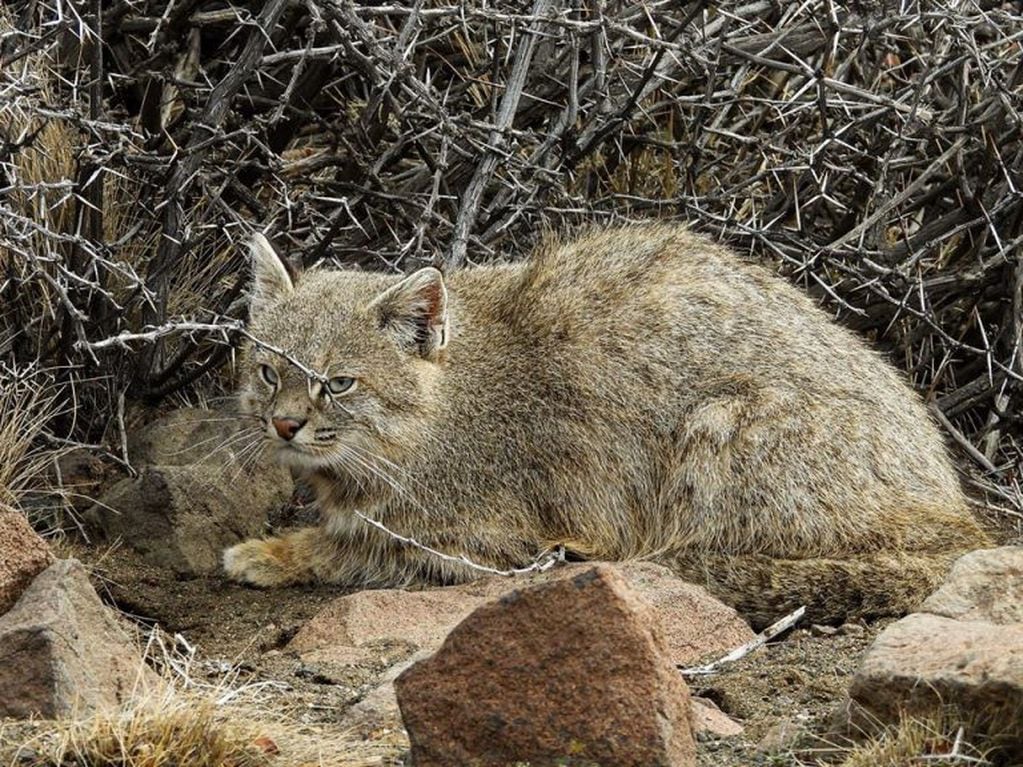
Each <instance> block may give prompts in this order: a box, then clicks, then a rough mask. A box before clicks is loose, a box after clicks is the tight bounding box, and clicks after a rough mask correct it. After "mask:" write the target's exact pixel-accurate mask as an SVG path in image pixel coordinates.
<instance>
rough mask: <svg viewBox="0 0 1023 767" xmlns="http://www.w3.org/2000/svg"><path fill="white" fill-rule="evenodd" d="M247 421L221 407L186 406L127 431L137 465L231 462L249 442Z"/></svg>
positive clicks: (130, 450)
mask: <svg viewBox="0 0 1023 767" xmlns="http://www.w3.org/2000/svg"><path fill="white" fill-rule="evenodd" d="M244 429H245V422H244V421H243V420H242V419H241V418H240V417H238V416H236V415H233V414H231V413H228V412H223V411H219V410H204V409H202V408H191V407H184V408H179V409H178V410H173V411H171V412H170V413H168V414H167V415H165V416H163V417H162V418H158V419H157V420H155V421H153V422H151V423H147V424H145V425H143V426H140V427H138V428H136V429H132V430H131V431H130V432H129V434H128V457H129V458H130V460H131V462H132V464H133V465H135V466H188V465H190V464H193V463H200V464H217V463H224V462H229V461H232V460H233V459H234V458H235V456H237V455H238V454H239V453H241V452H242V450H243V448H245V447H246V446H247V445H248V444H249V440H247V439H244V438H242V436H241V434H242V431H243V430H244ZM253 436H255V434H253Z"/></svg>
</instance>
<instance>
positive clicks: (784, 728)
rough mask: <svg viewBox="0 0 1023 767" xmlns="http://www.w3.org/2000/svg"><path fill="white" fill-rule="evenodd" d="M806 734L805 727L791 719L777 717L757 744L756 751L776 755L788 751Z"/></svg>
mask: <svg viewBox="0 0 1023 767" xmlns="http://www.w3.org/2000/svg"><path fill="white" fill-rule="evenodd" d="M805 734H806V727H805V726H804V725H803V724H801V723H800V722H797V721H795V720H793V719H778V720H777V721H775V722H774V724H772V725H771V726H770V727H768V729H767V732H765V733H764V736H763V737H762V738H761V739H760V742H759V743H758V744H757V751H758V752H760V753H761V754H766V755H768V756H777V755H779V754H783V753H785V752H786V751H790V750H791V749H792V748H793V747H794V746H795V745H796V744H797V743H798V742H799V741H800V739H801V738H802V737H803V736H804V735H805Z"/></svg>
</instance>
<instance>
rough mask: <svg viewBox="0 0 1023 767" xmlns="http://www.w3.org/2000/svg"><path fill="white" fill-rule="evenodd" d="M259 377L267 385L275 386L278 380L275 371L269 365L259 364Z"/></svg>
mask: <svg viewBox="0 0 1023 767" xmlns="http://www.w3.org/2000/svg"><path fill="white" fill-rule="evenodd" d="M259 377H260V378H262V379H263V382H264V383H265V384H266V385H267V386H276V385H277V382H278V381H279V380H280V379H279V378H278V377H277V371H276V370H274V369H273V368H272V367H270V366H269V365H260V366H259Z"/></svg>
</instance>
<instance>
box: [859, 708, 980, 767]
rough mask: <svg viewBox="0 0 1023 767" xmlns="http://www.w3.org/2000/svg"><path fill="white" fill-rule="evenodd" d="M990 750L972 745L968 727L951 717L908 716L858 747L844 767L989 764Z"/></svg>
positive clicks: (962, 766) (934, 766)
mask: <svg viewBox="0 0 1023 767" xmlns="http://www.w3.org/2000/svg"><path fill="white" fill-rule="evenodd" d="M993 763H994V762H990V761H988V754H987V752H986V751H984V750H981V749H980V748H979V747H977V746H976V745H972V744H971V743H970V742H968V740H967V739H966V737H965V736H964V728H963V727H962V726H961V725H958V724H956V723H954V721H953V720H951V719H949V718H947V717H934V718H931V719H919V718H908V719H905V720H903V721H902V722H901V723H900V724H899V725H898V726H896V727H892V728H890V729H887V730H884V731H883V732H881V733H880V734H879V735H877V736H875V737H874V738H872V739H871V740H870V741H869V742H867V743H865V744H863V745H861V746H858V747H857V748H854V749H853V750H852V751H850V752H849V754H848V755H847V756H846V758H845V759H844V760H843V761H842V763H841V764H842V767H925V765H927V766H928V767H952V766H953V765H959V766H961V767H964V766H965V765H978V766H979V765H987V764H993Z"/></svg>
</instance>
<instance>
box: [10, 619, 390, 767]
mask: <svg viewBox="0 0 1023 767" xmlns="http://www.w3.org/2000/svg"><path fill="white" fill-rule="evenodd" d="M145 654H146V657H147V660H148V663H149V665H151V666H154V667H156V668H157V669H158V670H159V672H160V674H159V678H158V680H157V681H155V682H152V681H151V682H147V683H144V684H140V685H138V686H137V689H136V692H135V694H134V695H133V700H132V701H131V702H130V703H129V704H127V705H126V706H125V707H124V708H123V709H122V710H119V711H112V712H101V713H98V714H95V715H91V716H82V717H75V718H72V719H67V720H61V721H36V722H13V721H9V720H8V721H4V720H0V765H4V766H6V765H12V767H13V765H19V766H20V767H24V766H25V765H32V766H33V767H72V766H74V767H263V766H264V765H265V766H267V767H270V766H271V765H272V766H273V767H320V766H322V767H371V766H372V765H383V764H386V763H388V762H386V759H387V757H388V756H392V755H393V753H394V749H393V748H392V747H388V746H385V745H379V744H372V743H364V742H361V741H359V740H357V739H355V738H352V737H350V736H349V735H348V734H347V733H346V732H344V731H340V730H337V729H336V728H335V729H333V730H330V729H325V728H323V727H321V726H319V725H316V726H311V725H306V724H303V723H302V722H301V721H300V716H301V712H300V711H296V710H293V709H292V708H291V707H289V704H288V703H287V698H286V696H282V695H281V691H282V688H284V685H279V684H274V683H269V682H260V683H245V682H243V681H241V680H240V679H239V673H238V670H237V669H235V668H230V667H224V666H223V665H222V664H214V663H211V662H203V661H200V660H198V659H197V658H196V657H195V649H194V648H193V647H191V646H190V645H188V643H187V642H185V640H184V639H183V638H181V637H180V636H175V637H173V638H171V637H169V636H167V635H165V634H163V633H162V632H161V631H160V630H159V629H154V630H153V632H152V633H151V634H150V637H149V641H148V644H147V648H146V652H145Z"/></svg>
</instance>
